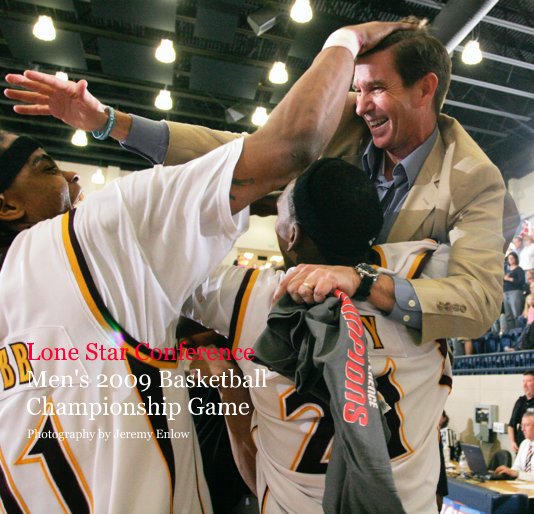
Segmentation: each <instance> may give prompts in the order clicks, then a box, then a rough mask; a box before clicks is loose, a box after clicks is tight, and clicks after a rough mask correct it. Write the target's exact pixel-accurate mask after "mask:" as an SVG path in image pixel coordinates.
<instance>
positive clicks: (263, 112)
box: [252, 107, 269, 127]
mask: <svg viewBox="0 0 534 514" xmlns="http://www.w3.org/2000/svg"><path fill="white" fill-rule="evenodd" d="M268 119H269V115H268V114H267V109H266V108H265V107H256V110H255V111H254V114H253V115H252V123H254V125H256V126H258V127H261V126H263V125H265V124H266V123H267V120H268Z"/></svg>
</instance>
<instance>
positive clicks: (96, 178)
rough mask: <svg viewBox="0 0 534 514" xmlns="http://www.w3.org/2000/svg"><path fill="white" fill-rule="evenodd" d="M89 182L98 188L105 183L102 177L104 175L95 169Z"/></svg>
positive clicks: (100, 170) (99, 169)
mask: <svg viewBox="0 0 534 514" xmlns="http://www.w3.org/2000/svg"><path fill="white" fill-rule="evenodd" d="M91 182H92V183H93V184H98V185H99V186H101V185H102V184H105V183H106V177H104V173H102V169H101V168H97V169H96V171H95V172H94V173H93V174H92V175H91Z"/></svg>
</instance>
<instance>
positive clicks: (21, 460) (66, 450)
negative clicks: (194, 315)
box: [14, 397, 94, 514]
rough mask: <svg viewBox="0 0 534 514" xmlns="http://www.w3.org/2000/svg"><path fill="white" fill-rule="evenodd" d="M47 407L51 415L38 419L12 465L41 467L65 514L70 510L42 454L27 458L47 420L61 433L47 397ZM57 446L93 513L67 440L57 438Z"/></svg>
mask: <svg viewBox="0 0 534 514" xmlns="http://www.w3.org/2000/svg"><path fill="white" fill-rule="evenodd" d="M49 405H52V409H51V412H52V413H53V414H48V413H47V414H42V415H41V417H40V418H39V421H38V422H37V427H36V430H35V433H34V434H32V436H31V437H30V438H28V442H27V443H26V445H25V446H24V448H23V449H22V451H21V453H20V455H19V456H18V458H17V459H16V460H15V462H14V464H15V465H17V466H19V465H24V464H35V463H37V464H39V465H40V466H41V469H42V471H43V475H44V477H45V479H46V481H47V482H48V485H49V486H50V489H51V490H52V493H53V494H54V496H55V497H56V499H57V501H58V503H59V506H60V507H61V510H62V511H63V512H65V514H69V513H70V509H69V507H68V505H67V504H66V502H65V499H64V498H63V495H62V494H61V491H60V490H59V489H58V488H57V485H56V483H55V481H54V480H53V479H52V476H51V473H50V470H49V468H48V465H47V464H46V459H45V457H44V456H43V454H42V453H39V454H37V455H35V456H33V457H30V456H28V451H29V450H30V448H31V447H33V445H34V443H35V440H36V439H37V437H38V435H39V434H40V433H41V429H42V428H43V425H44V424H45V422H46V420H47V419H48V418H49V419H50V422H51V423H52V425H53V427H54V429H55V430H56V432H57V433H62V432H63V427H62V425H61V422H60V421H59V418H58V416H57V414H56V413H55V411H56V409H55V408H54V407H53V405H54V402H53V401H52V398H51V397H47V399H46V409H45V410H46V411H48V409H49V407H48V406H49ZM57 444H58V445H59V446H60V447H61V449H62V451H63V454H64V456H65V458H66V459H67V461H68V463H69V464H70V466H71V468H72V470H73V472H76V473H75V476H76V479H77V481H78V484H79V485H80V488H81V489H82V492H83V494H84V495H85V496H86V499H87V500H88V501H89V507H90V509H91V512H94V502H93V495H92V493H91V489H90V488H89V484H88V483H87V480H86V478H85V476H84V474H83V471H82V470H81V468H80V465H79V464H78V462H77V461H76V459H75V458H74V454H73V452H72V450H71V448H70V445H69V443H68V441H67V438H63V439H61V438H59V437H58V438H57Z"/></svg>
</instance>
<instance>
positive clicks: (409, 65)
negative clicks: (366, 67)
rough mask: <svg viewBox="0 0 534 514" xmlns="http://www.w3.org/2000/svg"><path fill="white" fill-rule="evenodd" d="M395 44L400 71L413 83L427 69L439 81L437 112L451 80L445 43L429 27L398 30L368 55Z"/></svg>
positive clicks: (436, 101) (403, 78) (398, 71)
mask: <svg viewBox="0 0 534 514" xmlns="http://www.w3.org/2000/svg"><path fill="white" fill-rule="evenodd" d="M386 48H392V50H393V55H394V59H395V67H396V71H397V73H398V74H399V75H400V76H401V78H402V82H403V84H404V85H405V86H407V87H410V86H412V85H413V84H415V83H416V82H417V81H418V80H419V79H420V78H422V77H424V76H425V75H426V74H427V73H431V72H432V73H435V74H436V76H437V77H438V85H437V88H436V92H435V93H434V111H435V113H436V115H438V114H439V113H440V111H441V107H442V106H443V102H444V101H445V96H446V95H447V91H448V90H449V85H450V83H451V68H452V64H451V58H450V57H449V54H448V52H447V49H446V48H445V46H443V43H441V41H439V40H438V39H436V38H435V37H433V36H431V35H430V34H428V33H427V31H426V29H425V28H423V29H418V30H398V31H396V32H393V33H392V34H390V35H389V36H386V37H385V38H384V39H383V40H382V41H380V43H378V45H376V46H375V47H374V48H373V49H371V50H369V51H368V52H367V53H366V54H365V56H368V55H371V54H374V53H376V52H380V51H381V50H385V49H386Z"/></svg>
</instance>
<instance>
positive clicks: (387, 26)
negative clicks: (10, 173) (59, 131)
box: [5, 22, 417, 213]
mask: <svg viewBox="0 0 534 514" xmlns="http://www.w3.org/2000/svg"><path fill="white" fill-rule="evenodd" d="M416 26H417V25H415V24H412V23H381V22H371V23H365V24H361V25H353V26H350V27H346V28H344V29H341V30H340V31H336V33H335V34H337V36H334V35H332V36H330V38H329V43H328V45H327V46H329V47H328V48H326V49H325V50H323V51H322V52H321V53H320V54H319V55H318V56H317V58H316V59H315V60H314V62H313V64H312V66H311V67H310V68H309V69H308V70H307V71H306V73H304V75H303V76H302V77H301V78H300V79H299V80H298V81H297V83H296V84H295V85H294V86H293V87H292V88H291V90H290V91H289V93H288V94H287V95H286V97H285V98H284V100H282V102H281V103H280V104H279V105H278V106H277V107H276V109H274V111H273V112H272V114H271V116H270V118H269V121H268V122H267V123H266V125H265V126H264V127H262V128H261V129H260V130H258V131H257V132H255V133H254V134H253V135H252V136H250V137H249V138H247V139H246V142H245V145H244V150H243V153H242V155H241V158H240V159H239V162H238V164H237V166H236V169H235V173H234V180H233V183H232V188H231V192H230V195H231V202H230V203H231V209H232V212H234V213H235V212H238V211H240V210H241V209H243V208H244V207H245V206H247V205H248V204H249V203H251V202H252V201H254V200H255V199H257V198H260V197H262V196H264V195H265V194H266V193H268V192H269V191H272V190H274V189H277V188H279V187H281V186H283V185H285V184H286V183H287V182H289V181H290V180H291V179H292V178H294V177H295V176H296V175H297V174H298V173H300V172H302V171H303V170H304V169H305V168H306V166H307V165H308V164H310V163H311V162H312V161H313V160H314V159H315V158H317V157H318V156H319V154H320V153H321V151H322V150H323V149H324V147H325V145H326V143H327V142H328V140H329V139H330V138H331V137H332V135H333V133H334V131H335V128H336V127H337V125H338V123H339V120H340V118H341V114H342V111H343V107H344V105H345V100H346V96H347V91H348V89H349V86H350V83H351V79H352V74H353V69H354V58H355V56H356V55H357V54H358V52H359V53H360V54H361V53H364V52H365V51H367V50H369V49H371V48H373V47H374V46H375V45H376V44H377V43H378V42H380V41H381V40H382V39H383V38H384V37H385V36H387V35H388V34H390V33H391V32H393V31H395V30H399V29H410V28H416ZM6 80H7V81H8V82H9V83H11V84H16V85H18V86H22V87H24V88H26V89H27V90H26V91H20V90H13V89H8V90H6V93H5V94H6V96H8V97H9V98H12V99H15V100H19V101H22V102H24V103H26V104H28V105H18V106H15V111H16V112H18V113H20V114H33V115H48V114H51V115H53V116H55V117H57V118H59V119H61V120H63V121H64V122H66V123H68V124H70V125H72V126H74V127H76V128H82V129H84V130H101V129H102V128H103V126H105V124H106V122H107V119H108V112H107V111H106V109H105V107H104V106H103V105H102V104H101V103H100V102H99V101H98V100H97V99H96V98H95V97H93V96H92V95H91V94H90V93H89V91H88V90H87V83H86V82H85V81H80V82H78V83H74V82H63V81H60V80H58V79H56V78H55V77H52V76H50V75H46V74H40V73H37V72H30V71H27V72H25V74H24V75H8V76H7V77H6ZM130 126H131V119H130V118H129V116H128V115H126V114H123V113H117V121H116V123H115V126H114V127H113V131H112V133H111V136H112V137H114V138H116V139H119V140H122V139H124V138H125V137H126V136H127V134H128V132H129V130H130Z"/></svg>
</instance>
